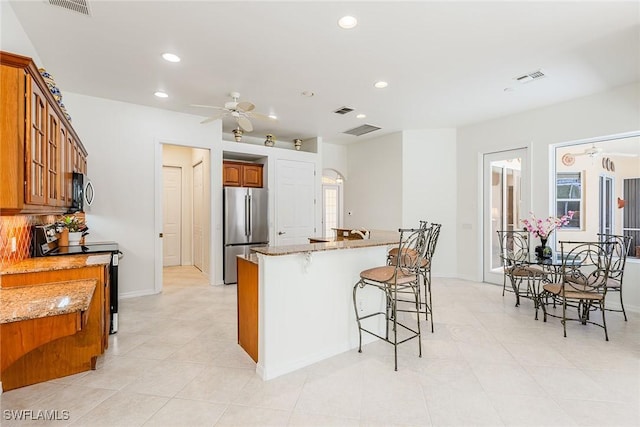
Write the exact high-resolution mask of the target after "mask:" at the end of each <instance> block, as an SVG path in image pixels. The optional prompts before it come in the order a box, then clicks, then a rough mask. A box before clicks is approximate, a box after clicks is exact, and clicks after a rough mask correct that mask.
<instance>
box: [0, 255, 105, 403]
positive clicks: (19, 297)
mask: <svg viewBox="0 0 640 427" xmlns="http://www.w3.org/2000/svg"><path fill="white" fill-rule="evenodd" d="M110 261H111V255H110V254H99V255H70V256H65V257H45V258H28V259H25V260H23V261H19V262H18V263H16V264H12V265H10V266H8V267H5V268H3V269H1V270H0V365H1V369H0V382H1V386H2V390H4V391H7V390H12V389H14V388H18V387H22V386H25V385H30V384H35V383H38V382H42V381H48V380H51V379H54V378H60V377H63V376H67V375H71V374H76V373H79V372H83V371H87V370H89V369H95V367H96V360H97V357H98V356H100V355H101V354H103V353H104V351H105V349H106V348H107V346H108V337H109V322H108V319H109V275H108V274H109V273H108V266H109V263H110Z"/></svg>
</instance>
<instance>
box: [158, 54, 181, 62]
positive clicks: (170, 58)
mask: <svg viewBox="0 0 640 427" xmlns="http://www.w3.org/2000/svg"><path fill="white" fill-rule="evenodd" d="M162 57H163V58H164V60H165V61H169V62H180V57H179V56H178V55H174V54H173V53H163V54H162Z"/></svg>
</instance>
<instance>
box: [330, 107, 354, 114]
mask: <svg viewBox="0 0 640 427" xmlns="http://www.w3.org/2000/svg"><path fill="white" fill-rule="evenodd" d="M352 111H353V108H349V107H342V108H338V109H337V110H336V111H334V113H336V114H343V115H344V114H347V113H350V112H352Z"/></svg>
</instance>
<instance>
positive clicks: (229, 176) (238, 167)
mask: <svg viewBox="0 0 640 427" xmlns="http://www.w3.org/2000/svg"><path fill="white" fill-rule="evenodd" d="M222 170H223V175H222V185H224V186H226V187H240V186H241V185H242V164H240V163H231V162H224V164H223V168H222Z"/></svg>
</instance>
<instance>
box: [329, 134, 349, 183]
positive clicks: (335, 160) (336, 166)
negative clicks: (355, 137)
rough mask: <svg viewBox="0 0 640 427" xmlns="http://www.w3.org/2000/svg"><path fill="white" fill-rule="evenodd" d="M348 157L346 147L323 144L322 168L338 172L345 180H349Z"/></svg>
mask: <svg viewBox="0 0 640 427" xmlns="http://www.w3.org/2000/svg"><path fill="white" fill-rule="evenodd" d="M347 156H348V148H347V146H346V145H338V144H329V143H324V144H322V168H323V169H333V170H335V171H338V172H340V175H342V176H343V177H344V178H345V179H349V169H348V167H347Z"/></svg>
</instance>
